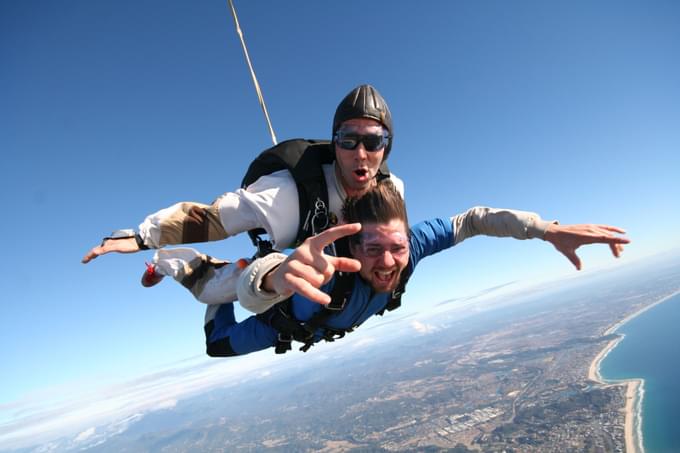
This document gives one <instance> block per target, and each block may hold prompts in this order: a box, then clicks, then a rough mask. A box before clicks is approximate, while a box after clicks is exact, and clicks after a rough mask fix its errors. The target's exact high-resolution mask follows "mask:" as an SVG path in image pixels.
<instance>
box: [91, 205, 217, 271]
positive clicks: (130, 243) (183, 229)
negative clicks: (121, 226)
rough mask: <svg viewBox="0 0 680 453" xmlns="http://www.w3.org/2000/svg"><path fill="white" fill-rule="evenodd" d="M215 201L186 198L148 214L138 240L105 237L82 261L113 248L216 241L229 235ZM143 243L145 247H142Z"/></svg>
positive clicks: (124, 249) (119, 250)
mask: <svg viewBox="0 0 680 453" xmlns="http://www.w3.org/2000/svg"><path fill="white" fill-rule="evenodd" d="M221 201H222V199H221V198H220V199H218V200H216V201H215V202H214V203H213V204H212V205H206V204H201V203H193V202H183V203H177V204H174V205H172V206H170V207H169V208H165V209H161V210H160V211H158V212H156V213H154V214H151V215H150V216H148V217H147V218H146V219H145V220H144V222H143V223H142V224H141V225H140V231H139V233H138V237H137V240H136V239H135V238H134V237H132V238H123V239H120V238H118V239H109V238H105V239H104V240H103V241H102V243H101V245H98V246H96V247H93V248H92V249H90V251H89V252H87V253H86V254H85V256H84V257H83V259H82V262H83V263H88V262H90V261H92V260H93V259H95V258H97V257H98V256H101V255H105V254H107V253H111V252H117V253H134V252H137V251H139V250H142V249H145V248H160V247H162V246H164V245H168V244H189V243H193V242H205V241H216V240H219V239H224V238H226V237H227V233H226V231H225V229H224V227H223V226H222V221H221V219H220V215H219V208H220V205H219V203H220V202H221ZM140 245H141V246H142V247H140Z"/></svg>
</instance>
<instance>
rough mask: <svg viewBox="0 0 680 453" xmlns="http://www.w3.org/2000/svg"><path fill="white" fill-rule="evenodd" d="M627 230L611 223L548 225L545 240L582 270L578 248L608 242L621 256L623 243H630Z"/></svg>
mask: <svg viewBox="0 0 680 453" xmlns="http://www.w3.org/2000/svg"><path fill="white" fill-rule="evenodd" d="M625 232H626V231H625V230H623V229H621V228H618V227H614V226H609V225H594V224H582V225H557V224H551V225H550V226H548V228H547V230H546V231H545V234H544V235H543V240H545V241H548V242H550V243H551V244H552V245H553V246H555V248H556V249H557V250H558V251H559V252H560V253H562V254H563V255H564V256H566V257H567V258H568V259H569V261H571V262H572V264H573V265H574V266H575V267H576V269H577V270H581V259H580V258H579V257H578V255H576V249H578V248H579V247H581V246H582V245H587V244H608V245H609V248H610V249H611V251H612V254H613V255H614V256H615V257H617V258H618V257H619V256H621V252H623V245H624V244H628V243H630V240H629V239H628V238H626V237H623V236H619V235H620V234H625Z"/></svg>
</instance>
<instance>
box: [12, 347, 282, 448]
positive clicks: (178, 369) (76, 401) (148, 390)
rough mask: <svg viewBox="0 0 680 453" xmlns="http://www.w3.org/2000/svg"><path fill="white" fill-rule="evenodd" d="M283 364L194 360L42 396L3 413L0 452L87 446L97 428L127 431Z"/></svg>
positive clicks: (264, 356)
mask: <svg viewBox="0 0 680 453" xmlns="http://www.w3.org/2000/svg"><path fill="white" fill-rule="evenodd" d="M267 352H269V353H267ZM281 363H282V360H281V359H279V358H278V357H272V355H271V351H265V352H264V353H261V354H252V355H249V356H245V357H239V358H236V359H222V360H215V359H212V360H211V359H207V358H203V357H200V358H198V357H196V358H192V359H189V360H182V361H180V362H177V363H175V364H173V365H170V366H168V367H166V368H164V369H161V370H158V371H155V372H153V373H150V374H147V375H144V376H140V377H138V378H135V379H133V380H128V381H125V382H120V383H117V384H113V385H108V386H105V387H102V388H95V389H89V390H83V391H79V390H78V389H70V390H69V391H68V392H64V389H63V387H62V388H60V389H59V391H60V393H58V394H51V395H48V394H46V393H47V392H46V391H44V390H43V391H41V392H40V395H33V396H29V397H25V398H23V399H22V400H17V401H12V402H9V403H6V404H3V405H2V406H1V407H0V448H18V447H24V446H30V445H36V444H41V443H45V442H48V441H51V440H54V439H57V438H60V437H64V436H74V438H75V439H80V440H85V439H87V438H89V437H92V436H94V435H95V432H96V429H95V428H94V427H96V426H100V425H103V424H106V423H112V422H114V421H121V420H125V419H126V418H129V417H133V419H132V420H130V419H128V420H127V422H126V423H124V424H123V425H121V426H120V427H119V429H123V430H124V429H127V426H129V424H130V423H131V422H132V421H134V420H136V419H138V417H141V416H143V414H145V413H149V412H152V411H156V410H161V409H168V408H171V407H174V406H175V405H176V404H177V401H178V400H179V399H181V398H186V397H189V396H192V395H195V394H198V393H200V392H203V391H205V390H207V389H210V388H214V387H227V386H231V385H237V384H238V383H240V382H242V381H243V380H250V379H253V378H259V379H261V378H266V377H268V376H270V375H271V374H272V373H274V372H275V368H276V366H277V364H281ZM265 365H266V366H267V369H266V370H265V369H263V368H264V367H265ZM38 397H41V398H40V399H39V398H38ZM134 417H137V418H134ZM75 439H74V440H75Z"/></svg>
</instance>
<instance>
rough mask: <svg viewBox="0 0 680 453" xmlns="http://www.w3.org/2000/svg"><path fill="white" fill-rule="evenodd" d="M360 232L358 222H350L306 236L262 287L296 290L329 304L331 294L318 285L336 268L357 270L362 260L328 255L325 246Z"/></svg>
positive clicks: (331, 275) (288, 290) (275, 290)
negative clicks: (321, 289)
mask: <svg viewBox="0 0 680 453" xmlns="http://www.w3.org/2000/svg"><path fill="white" fill-rule="evenodd" d="M359 231H361V224H360V223H349V224H346V225H339V226H336V227H333V228H329V229H327V230H326V231H324V232H322V233H320V234H317V235H316V236H313V237H310V238H308V239H307V240H305V242H303V243H302V245H300V246H299V247H298V248H297V249H295V252H293V253H292V254H291V255H290V256H289V257H288V258H286V260H285V261H284V262H283V263H281V265H280V266H278V267H277V268H275V269H274V270H272V271H271V272H270V273H269V274H268V275H267V276H266V277H265V278H264V281H263V285H262V286H263V287H264V289H265V290H267V291H270V292H275V293H278V294H286V295H291V294H293V293H298V294H300V295H302V296H304V297H306V298H308V299H310V300H312V301H314V302H317V303H320V304H324V305H325V304H328V303H330V301H331V298H330V296H329V295H328V294H326V293H324V292H322V291H319V289H318V288H320V287H321V286H322V285H323V284H324V283H327V282H328V281H329V280H330V279H331V278H332V277H333V274H334V273H335V272H336V271H339V272H358V271H359V270H360V269H361V263H360V262H359V261H358V260H355V259H352V258H345V257H337V256H332V255H327V254H326V253H324V249H325V248H326V246H328V245H330V244H332V243H333V242H335V241H336V240H338V239H340V238H342V237H345V236H350V235H352V234H355V233H358V232H359Z"/></svg>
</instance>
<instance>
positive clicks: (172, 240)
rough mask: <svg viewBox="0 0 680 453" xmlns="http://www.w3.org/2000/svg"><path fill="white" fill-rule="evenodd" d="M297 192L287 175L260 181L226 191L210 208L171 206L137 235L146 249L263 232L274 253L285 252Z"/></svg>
mask: <svg viewBox="0 0 680 453" xmlns="http://www.w3.org/2000/svg"><path fill="white" fill-rule="evenodd" d="M299 209H300V208H299V202H298V194H297V187H296V185H295V181H294V180H293V177H292V176H291V175H290V173H289V172H288V170H281V171H278V172H275V173H272V174H270V175H265V176H262V177H260V178H259V179H258V180H257V181H255V182H254V183H253V184H251V185H250V186H248V188H246V189H238V190H236V191H234V192H227V193H225V194H224V195H222V196H220V197H219V198H217V199H216V200H215V201H214V202H213V203H212V204H210V205H206V204H201V203H195V202H183V203H177V204H174V205H172V206H170V207H168V208H165V209H161V210H160V211H158V212H156V213H154V214H151V215H149V216H148V217H147V218H146V219H144V222H142V223H141V224H140V225H139V235H140V236H141V238H142V240H143V241H144V244H145V245H146V246H148V247H150V248H160V247H163V246H165V245H169V244H186V243H190V242H205V241H217V240H220V239H224V238H226V237H229V236H234V235H237V234H239V233H243V232H244V231H248V230H251V229H253V228H264V229H265V231H267V233H268V234H269V235H270V237H271V239H272V241H273V242H274V245H275V246H276V247H277V248H280V249H284V248H287V247H290V245H292V243H293V242H294V241H295V236H296V234H297V230H298V223H299V220H298V217H299Z"/></svg>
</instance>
